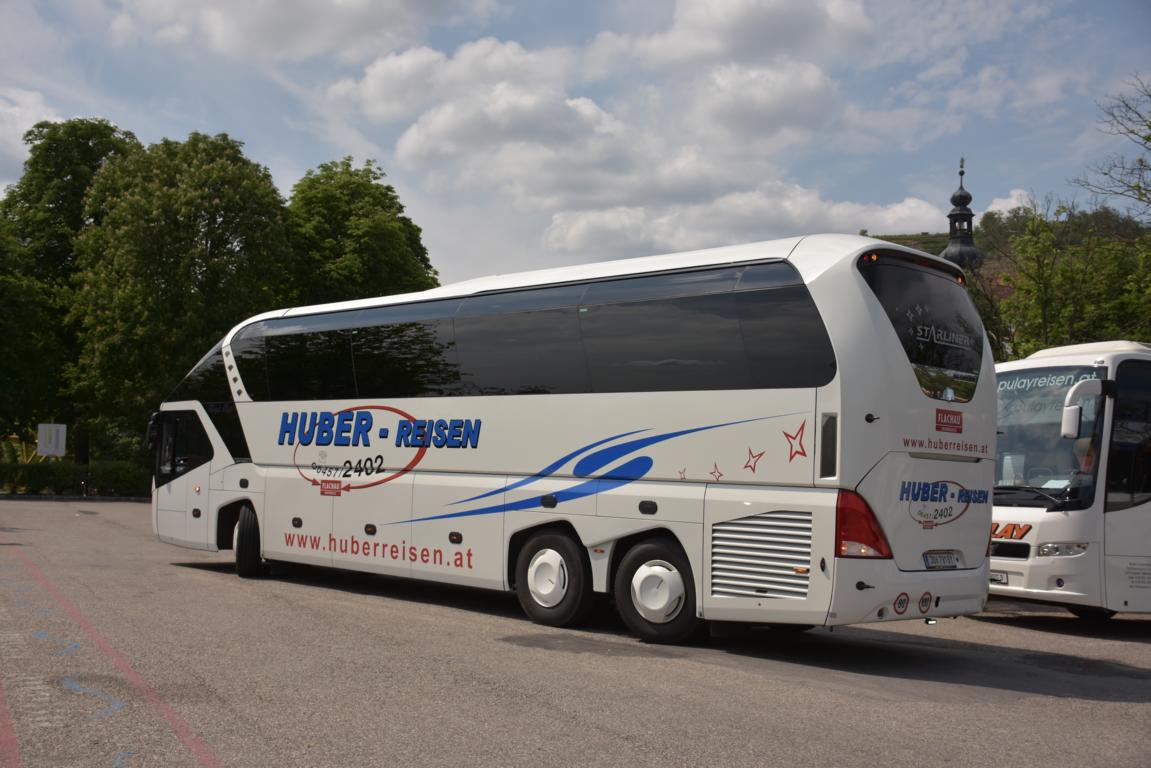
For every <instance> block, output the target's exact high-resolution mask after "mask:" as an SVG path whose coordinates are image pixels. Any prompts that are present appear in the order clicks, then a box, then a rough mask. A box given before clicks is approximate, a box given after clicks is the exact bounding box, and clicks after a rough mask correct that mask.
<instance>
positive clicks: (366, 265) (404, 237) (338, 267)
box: [288, 157, 438, 304]
mask: <svg viewBox="0 0 1151 768" xmlns="http://www.w3.org/2000/svg"><path fill="white" fill-rule="evenodd" d="M383 179H384V172H383V171H382V170H380V168H379V166H378V165H376V164H375V163H374V162H373V161H371V160H368V161H367V162H365V163H364V165H363V166H362V167H359V168H356V167H355V166H353V164H352V158H350V157H345V158H344V159H343V160H340V161H336V162H330V163H324V164H323V165H321V166H320V167H319V168H317V169H315V170H312V171H308V173H307V174H306V175H305V176H304V178H302V179H300V181H299V182H297V184H296V186H295V187H294V188H293V189H292V198H291V201H290V203H289V205H288V222H289V226H290V235H291V240H292V247H293V250H294V252H295V254H296V258H295V269H296V270H297V273H296V279H295V290H296V302H297V303H299V304H317V303H322V302H329V301H341V300H345V299H353V298H365V297H369V296H383V295H387V294H392V293H405V292H408V291H420V290H424V289H427V288H432V287H434V286H436V285H437V284H438V281H437V279H436V271H435V269H433V268H432V265H431V262H430V261H429V260H428V252H427V249H426V248H424V245H423V242H422V241H421V239H420V234H421V232H420V228H419V227H418V226H416V225H415V224H414V223H413V222H412V220H411V219H409V218H408V217H407V216H405V215H404V207H403V205H402V204H401V203H400V199H399V197H398V196H397V195H396V191H395V189H393V188H392V187H391V186H390V185H387V184H384V183H382V182H383Z"/></svg>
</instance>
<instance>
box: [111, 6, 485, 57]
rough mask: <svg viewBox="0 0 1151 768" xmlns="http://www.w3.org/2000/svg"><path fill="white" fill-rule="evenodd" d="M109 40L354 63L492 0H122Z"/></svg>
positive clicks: (481, 13)
mask: <svg viewBox="0 0 1151 768" xmlns="http://www.w3.org/2000/svg"><path fill="white" fill-rule="evenodd" d="M121 5H122V7H121V11H120V13H119V14H117V15H116V17H115V20H114V21H113V22H112V28H111V32H112V35H113V39H114V40H118V41H121V42H126V41H128V40H131V39H133V38H134V37H135V36H137V35H139V36H143V37H147V38H151V39H153V40H154V41H156V42H158V43H166V44H174V43H177V42H181V41H184V40H185V39H189V38H192V37H199V38H203V40H205V41H206V42H207V44H208V47H209V48H210V49H211V50H213V51H215V52H217V53H222V54H225V55H228V56H235V57H238V58H258V59H266V60H294V61H300V60H304V59H308V58H311V57H315V56H335V57H337V58H341V59H345V60H349V61H356V60H363V59H365V58H368V57H370V56H373V55H378V54H379V53H380V52H383V51H389V50H396V49H399V48H403V47H406V46H409V45H410V44H411V41H412V40H413V38H418V37H420V36H421V35H422V34H423V32H424V31H425V29H426V28H427V27H428V26H430V25H431V24H433V23H435V24H440V25H450V24H452V23H454V22H460V21H463V20H467V19H477V18H484V17H486V16H487V15H488V14H490V13H491V12H492V11H493V10H494V9H495V7H496V3H495V0H345V1H344V2H336V3H333V2H329V0H248V1H247V2H232V1H231V0H200V1H199V2H186V1H185V0H123V2H122V4H121Z"/></svg>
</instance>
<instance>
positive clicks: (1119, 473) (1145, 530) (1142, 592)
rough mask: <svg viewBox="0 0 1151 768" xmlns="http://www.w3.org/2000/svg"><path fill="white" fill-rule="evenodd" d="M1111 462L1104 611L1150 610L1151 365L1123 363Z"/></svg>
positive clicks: (1119, 368) (1116, 406) (1116, 405)
mask: <svg viewBox="0 0 1151 768" xmlns="http://www.w3.org/2000/svg"><path fill="white" fill-rule="evenodd" d="M1115 383H1116V396H1115V410H1114V416H1113V417H1112V420H1111V445H1110V452H1109V455H1108V459H1107V480H1106V482H1107V502H1106V507H1105V511H1104V556H1105V560H1106V585H1107V587H1106V588H1107V599H1106V607H1107V608H1110V609H1112V610H1116V611H1151V361H1146V360H1124V361H1123V362H1121V363H1120V364H1119V366H1118V370H1117V372H1116V377H1115Z"/></svg>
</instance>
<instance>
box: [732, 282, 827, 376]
mask: <svg viewBox="0 0 1151 768" xmlns="http://www.w3.org/2000/svg"><path fill="white" fill-rule="evenodd" d="M765 266H768V265H765ZM740 285H743V281H741V282H740ZM735 298H736V301H737V303H738V306H739V318H740V330H741V332H742V335H743V343H744V348H745V349H746V352H747V362H748V366H749V368H750V372H751V384H750V386H752V387H754V388H756V389H786V388H789V387H822V386H823V385H824V384H827V383H828V382H829V381H831V380H832V379H833V378H834V377H835V352H834V350H832V348H831V339H830V338H828V336H827V329H826V328H825V327H824V325H823V319H822V318H821V317H820V316H819V310H817V309H816V308H815V303H814V302H812V300H811V294H809V293H808V292H807V288H806V287H804V286H803V285H796V286H792V287H788V288H772V289H769V290H761V291H748V292H744V293H737V294H735Z"/></svg>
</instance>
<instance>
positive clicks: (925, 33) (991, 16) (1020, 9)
mask: <svg viewBox="0 0 1151 768" xmlns="http://www.w3.org/2000/svg"><path fill="white" fill-rule="evenodd" d="M1048 5H1050V4H1048ZM1048 10H1049V9H1048V8H1047V7H1045V6H1044V4H1042V3H1036V2H1034V1H1033V0H966V2H964V3H963V4H962V5H957V4H955V3H954V2H953V0H883V1H882V2H876V3H872V4H869V5H868V6H867V12H868V16H869V18H870V20H871V22H872V24H873V25H874V28H875V29H876V30H881V32H882V40H883V42H882V44H879V45H874V46H871V47H870V48H869V49H868V51H867V54H866V56H865V57H864V58H863V61H864V62H865V63H867V64H868V65H870V66H883V65H887V64H893V63H899V62H938V61H940V60H942V59H946V58H947V57H949V56H950V55H951V54H952V53H953V52H955V51H956V50H959V49H961V48H971V47H973V46H976V45H981V44H985V43H988V42H993V41H997V40H1000V39H1002V38H1003V37H1005V36H1007V35H1009V34H1011V33H1013V32H1016V31H1018V30H1019V29H1026V28H1034V26H1035V25H1037V24H1038V23H1039V22H1040V21H1041V20H1042V19H1043V18H1044V17H1045V16H1046V15H1047V13H1048Z"/></svg>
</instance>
